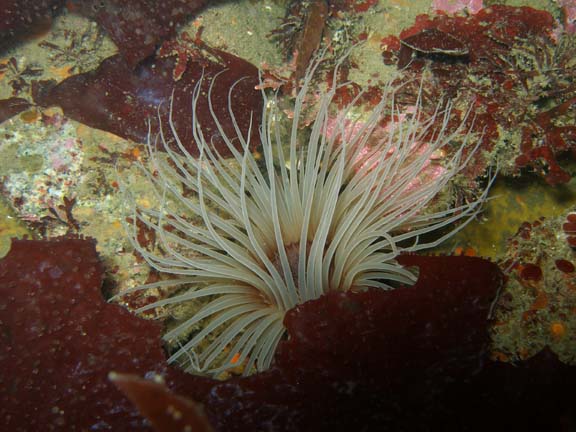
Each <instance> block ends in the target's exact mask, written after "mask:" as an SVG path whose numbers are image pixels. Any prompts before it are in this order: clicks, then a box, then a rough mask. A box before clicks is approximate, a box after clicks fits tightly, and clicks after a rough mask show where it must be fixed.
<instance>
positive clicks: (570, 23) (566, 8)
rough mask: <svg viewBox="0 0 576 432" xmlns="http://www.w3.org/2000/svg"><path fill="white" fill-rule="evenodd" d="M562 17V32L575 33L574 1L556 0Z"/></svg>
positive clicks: (575, 9) (575, 10) (575, 6)
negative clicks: (560, 8)
mask: <svg viewBox="0 0 576 432" xmlns="http://www.w3.org/2000/svg"><path fill="white" fill-rule="evenodd" d="M558 4H559V5H560V6H561V7H562V12H563V15H564V30H565V31H566V32H567V33H570V34H574V33H576V1H574V0H558Z"/></svg>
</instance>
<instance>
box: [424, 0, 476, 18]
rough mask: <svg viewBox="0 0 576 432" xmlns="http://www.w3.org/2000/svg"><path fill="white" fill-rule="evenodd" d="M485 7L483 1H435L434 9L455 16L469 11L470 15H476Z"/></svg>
mask: <svg viewBox="0 0 576 432" xmlns="http://www.w3.org/2000/svg"><path fill="white" fill-rule="evenodd" d="M483 7H484V5H483V4H482V0H433V1H432V9H434V10H436V11H442V12H446V13H447V14H453V13H456V12H460V11H463V10H467V11H468V13H470V14H472V15H474V14H476V13H478V11H479V10H480V9H482V8H483Z"/></svg>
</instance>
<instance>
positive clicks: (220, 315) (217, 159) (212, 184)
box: [121, 63, 486, 374]
mask: <svg viewBox="0 0 576 432" xmlns="http://www.w3.org/2000/svg"><path fill="white" fill-rule="evenodd" d="M317 65H318V63H315V65H314V66H312V67H311V68H310V70H309V71H308V73H307V74H306V77H305V78H304V80H303V85H302V87H301V88H300V90H299V92H298V93H297V95H296V99H295V105H294V110H293V117H292V123H291V126H290V127H289V129H290V130H289V133H287V134H284V133H282V127H281V121H280V119H281V118H282V116H283V113H282V111H281V110H280V109H279V108H278V104H277V98H276V95H272V96H270V95H267V94H266V93H265V92H264V91H263V92H262V97H263V98H264V100H265V104H264V106H265V108H264V110H263V111H262V113H261V119H260V126H259V132H260V134H259V136H260V143H259V152H260V153H259V156H258V155H256V153H253V152H252V151H251V150H250V149H251V148H253V147H254V145H253V144H254V143H251V142H250V138H249V137H251V136H253V134H252V133H251V132H252V131H244V132H242V131H241V130H240V128H239V127H238V126H236V128H235V129H236V135H235V136H234V137H230V136H227V134H226V133H225V132H224V130H223V128H222V127H221V126H220V124H219V121H218V118H217V117H216V115H215V113H214V110H213V107H212V104H211V99H212V95H211V92H208V95H207V97H208V100H209V109H210V111H211V113H212V116H213V118H214V120H215V123H216V124H217V125H218V130H219V133H220V135H221V138H222V139H223V141H224V142H225V143H226V145H227V146H228V148H229V150H230V153H231V154H232V157H231V158H229V159H224V158H223V157H221V156H220V154H219V153H218V151H217V150H216V149H215V147H214V146H213V145H212V144H211V137H208V136H205V135H204V134H203V128H202V125H201V124H200V123H199V121H198V119H197V117H196V107H197V103H198V101H199V99H200V98H201V97H204V96H203V95H202V91H201V85H200V83H198V84H197V85H196V87H195V90H194V92H193V95H192V106H193V116H192V126H193V136H194V140H195V143H196V145H197V146H198V148H199V156H198V157H193V156H192V155H190V154H189V153H188V152H187V151H186V146H185V145H184V144H183V143H182V142H181V140H180V139H179V137H178V135H177V134H176V131H175V127H174V124H173V122H172V118H171V116H170V119H169V121H168V125H167V126H168V127H165V128H164V129H163V128H162V126H161V127H160V130H159V132H158V133H157V134H152V133H150V134H149V140H148V149H149V164H148V165H143V164H141V165H139V170H140V171H141V173H142V176H143V178H144V179H146V181H147V182H148V186H149V189H150V191H151V192H152V193H153V194H154V195H155V199H156V202H157V204H156V207H154V206H152V207H151V206H148V205H143V204H142V203H141V200H139V199H138V197H137V196H136V195H135V193H134V189H133V187H132V186H131V184H129V182H127V181H126V180H124V181H121V183H122V185H121V188H122V190H123V192H124V195H125V198H126V200H125V201H126V204H127V208H128V209H129V212H128V215H127V216H128V217H127V218H126V220H128V221H130V222H127V223H126V225H127V226H126V229H127V232H128V234H129V236H128V237H129V238H130V240H131V243H132V245H133V246H134V248H135V250H136V251H137V252H138V253H139V254H140V255H141V256H142V257H143V258H144V259H145V260H146V261H147V262H148V264H149V265H150V266H151V267H152V268H153V269H155V270H156V271H157V272H159V273H161V274H169V275H175V276H176V277H174V278H172V279H169V280H165V279H164V280H160V281H157V282H154V283H149V284H146V285H142V286H138V287H135V288H132V289H129V290H127V291H126V292H124V293H123V294H126V293H130V292H134V291H142V290H155V291H157V290H158V289H161V290H164V291H166V289H168V291H169V292H170V293H169V294H168V295H165V296H164V297H163V298H161V299H159V300H156V301H154V302H152V303H150V304H148V305H146V306H144V307H142V308H140V309H138V311H137V312H144V311H148V310H150V309H155V308H168V309H170V308H175V307H180V309H181V307H182V305H188V304H193V305H195V306H196V309H195V310H194V308H192V307H191V308H190V310H193V312H191V313H190V315H189V316H187V317H184V318H182V317H179V320H178V322H177V323H176V324H175V325H173V326H172V327H171V328H170V329H169V330H168V331H167V332H166V334H165V335H164V338H165V340H166V341H168V342H169V345H170V346H171V347H172V354H171V356H170V358H169V361H170V362H176V363H178V364H180V365H181V366H182V367H183V368H184V369H186V370H187V371H191V372H195V373H205V374H219V373H220V372H222V371H225V370H227V369H230V368H234V367H236V368H237V367H241V369H242V371H243V373H244V374H248V373H251V372H254V371H262V370H265V369H267V368H268V367H269V366H270V364H271V362H272V359H273V356H274V352H275V349H276V346H277V345H278V342H279V341H280V340H281V339H282V337H283V335H284V333H285V329H284V326H283V318H284V315H285V313H286V312H287V311H288V310H289V309H291V308H293V307H295V306H297V305H298V304H301V303H304V302H306V301H308V300H311V299H316V298H318V297H320V296H321V295H322V294H324V293H326V292H328V291H330V290H341V291H346V290H363V289H367V288H371V287H376V288H381V289H390V288H394V287H398V286H399V285H410V284H413V283H414V281H415V280H416V278H417V275H416V274H415V273H414V272H413V271H411V270H410V269H407V268H404V267H402V266H400V265H399V264H398V263H397V262H396V260H395V258H396V257H397V256H398V255H399V254H400V253H403V252H414V251H419V250H422V249H425V248H430V247H433V246H436V245H438V244H439V243H441V242H442V241H443V240H444V239H446V238H447V237H449V236H450V235H452V234H453V233H454V232H455V231H457V230H458V229H460V228H461V227H462V226H463V224H459V225H457V226H456V225H454V222H456V221H457V220H460V219H463V221H464V224H465V223H466V222H467V221H469V220H470V219H471V218H472V217H473V216H474V215H475V214H476V213H477V212H478V211H479V209H480V204H481V203H482V201H483V200H484V199H485V194H486V191H485V192H484V194H483V195H482V196H481V197H480V198H479V199H478V200H476V201H474V202H471V203H469V204H466V205H463V206H459V207H454V208H448V209H442V210H441V211H436V212H432V211H430V210H428V211H427V210H426V208H427V206H428V204H429V203H430V202H431V201H432V200H433V199H434V197H435V196H436V195H437V194H438V193H439V192H440V191H441V190H443V189H444V188H445V187H446V186H447V184H448V182H449V181H450V180H451V179H452V178H453V177H454V176H455V175H456V174H457V173H458V172H459V171H460V170H461V169H462V168H463V166H464V165H465V164H466V162H467V159H466V160H465V158H463V157H462V150H463V148H464V147H465V146H466V142H467V141H468V138H469V134H468V133H466V131H464V133H462V131H461V130H458V131H453V132H451V133H449V132H448V120H449V116H450V108H449V107H448V108H446V104H444V107H443V108H440V107H439V108H438V109H436V111H435V112H434V113H433V115H431V116H429V117H428V118H425V115H424V114H423V110H421V109H419V107H420V101H419V102H418V103H417V105H416V107H415V109H413V110H412V111H411V112H404V113H400V112H398V109H397V107H396V106H395V104H394V88H393V87H392V86H389V87H388V88H387V89H386V91H385V92H384V94H385V96H384V97H383V98H382V100H381V102H380V103H379V104H378V105H377V106H376V107H375V108H374V109H373V110H372V111H371V112H370V113H369V115H367V116H365V118H363V119H361V120H360V119H358V118H356V119H354V115H353V112H354V106H355V105H356V104H357V102H358V100H360V97H361V95H358V97H357V98H356V99H355V100H354V101H352V102H351V103H350V105H349V106H348V107H346V108H345V109H343V110H340V111H339V112H338V113H337V115H334V114H332V112H333V111H332V110H333V109H334V105H335V103H333V101H334V98H335V95H336V92H337V90H338V84H337V83H336V82H333V83H332V85H331V86H329V88H328V89H325V90H323V91H319V92H318V94H315V95H314V98H316V99H317V105H316V111H315V117H314V119H313V122H312V123H311V125H310V127H309V128H308V131H307V135H306V138H305V139H304V138H303V136H304V132H303V131H302V124H303V122H304V114H303V110H304V109H305V105H306V104H307V103H308V102H306V101H309V100H310V99H311V98H310V95H311V93H312V91H311V82H312V81H311V80H312V78H313V76H314V73H315V68H316V67H317ZM337 75H338V74H334V76H337ZM214 79H217V77H216V78H214ZM213 82H214V81H212V84H213ZM233 91H234V88H232V89H230V93H229V98H228V102H230V100H231V98H230V95H231V94H232V93H233ZM229 105H230V104H229ZM170 109H172V107H170ZM229 111H230V115H231V117H232V119H234V107H233V106H229ZM390 113H394V114H395V115H394V116H392V117H393V118H396V120H390V121H389V122H388V123H387V124H386V126H385V127H382V124H383V123H382V122H383V119H385V118H389V114H390ZM252 123H253V124H254V123H255V122H252ZM165 126H166V125H165ZM252 127H256V126H252ZM455 134H459V136H460V137H461V136H462V135H464V136H465V139H464V144H462V145H461V146H460V147H458V149H456V150H455V151H452V152H451V156H450V157H444V160H442V161H436V160H435V155H437V154H438V152H439V151H440V150H441V149H443V148H444V147H445V146H447V145H448V144H449V143H450V142H451V141H452V140H453V139H454V136H455ZM470 154H473V152H470ZM468 158H469V156H468ZM121 177H122V175H121ZM442 228H444V229H443V230H442V231H443V232H442V234H438V235H437V236H436V238H434V239H431V238H430V236H429V235H427V234H429V233H430V232H432V231H436V230H439V229H442ZM142 229H146V230H148V231H151V232H153V233H154V234H155V239H156V241H155V244H154V245H151V244H148V243H146V242H143V241H142V239H141V237H139V232H140V231H141V230H142ZM425 234H426V236H425V237H426V238H427V240H425V241H424V240H422V238H423V235H425ZM406 289H408V288H406ZM123 294H122V295H123ZM198 299H201V301H202V302H203V303H201V304H202V306H201V307H198V304H199V303H198ZM359 319H361V317H359Z"/></svg>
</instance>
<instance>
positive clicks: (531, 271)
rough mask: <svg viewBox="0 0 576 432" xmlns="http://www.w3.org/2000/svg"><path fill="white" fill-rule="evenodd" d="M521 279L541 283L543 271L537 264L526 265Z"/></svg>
mask: <svg viewBox="0 0 576 432" xmlns="http://www.w3.org/2000/svg"><path fill="white" fill-rule="evenodd" d="M520 277H521V278H522V279H524V280H531V281H540V280H542V269H541V268H540V267H538V266H537V265H536V264H526V265H524V266H523V267H522V270H521V271H520Z"/></svg>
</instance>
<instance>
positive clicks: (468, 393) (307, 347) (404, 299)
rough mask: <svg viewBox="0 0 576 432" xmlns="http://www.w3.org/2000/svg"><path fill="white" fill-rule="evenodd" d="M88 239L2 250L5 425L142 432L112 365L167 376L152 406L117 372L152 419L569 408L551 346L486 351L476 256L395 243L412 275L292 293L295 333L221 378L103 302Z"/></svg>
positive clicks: (567, 376) (431, 420)
mask: <svg viewBox="0 0 576 432" xmlns="http://www.w3.org/2000/svg"><path fill="white" fill-rule="evenodd" d="M94 246H95V245H94V242H93V241H91V240H83V239H77V238H76V239H75V238H61V239H54V240H50V241H47V240H43V241H32V240H15V241H14V243H13V246H12V248H11V251H10V253H9V255H8V256H7V257H6V258H4V259H3V260H2V261H0V295H2V298H4V299H5V304H6V306H7V307H6V308H2V309H1V310H0V319H1V322H2V329H3V349H2V350H0V366H1V368H0V371H1V372H0V380H1V382H2V385H3V386H4V388H6V389H8V391H5V392H2V394H1V395H0V402H1V405H0V418H1V421H2V422H3V423H2V424H3V425H5V426H6V427H9V429H10V430H14V431H26V430H37V429H38V428H47V429H53V428H62V427H64V428H69V429H74V428H77V430H80V429H90V428H103V429H104V430H133V431H140V430H142V431H144V430H150V426H149V425H147V424H146V423H145V421H144V420H143V419H142V418H140V417H139V416H138V413H137V412H136V410H135V409H133V408H131V407H130V404H129V403H128V401H127V400H126V399H125V398H124V396H123V395H122V394H121V393H120V392H118V391H116V390H115V389H114V386H113V384H112V382H110V381H109V380H108V379H106V377H107V375H108V373H109V372H110V371H118V372H122V373H124V374H137V375H140V376H144V375H146V377H148V378H152V376H153V375H154V374H158V375H161V376H162V377H163V381H158V379H156V387H154V386H153V390H154V391H155V392H156V393H153V395H156V396H154V397H153V398H152V404H151V402H150V401H151V399H150V393H149V392H148V391H147V388H149V387H150V386H149V385H147V381H143V382H141V381H140V380H139V379H136V378H134V377H132V378H129V377H126V376H123V377H120V376H118V375H114V376H113V377H112V378H113V380H114V381H115V382H116V383H118V385H119V387H121V388H124V389H125V391H126V392H127V393H128V394H130V395H131V397H134V398H135V400H137V405H139V406H140V407H141V408H142V412H144V413H148V415H150V416H151V420H152V423H153V424H154V425H155V426H156V428H157V430H160V431H162V430H174V429H171V427H173V425H174V424H180V429H177V430H183V428H184V426H186V425H187V424H191V423H190V422H191V421H197V418H196V417H197V416H199V415H201V416H202V417H204V416H206V417H207V418H208V420H209V422H210V424H211V425H212V426H213V428H214V429H215V430H226V431H254V430H262V429H266V428H272V429H273V430H278V431H299V430H356V429H357V427H358V425H364V426H365V427H366V428H369V429H370V428H374V429H375V430H382V428H390V429H391V430H412V431H413V430H429V429H428V428H430V427H437V428H442V430H453V431H458V430H462V429H463V428H466V429H467V430H472V431H476V430H478V431H482V430H487V429H491V430H509V429H510V428H511V427H524V428H526V429H527V430H531V428H532V427H542V428H546V429H547V430H562V429H561V425H563V424H574V422H575V421H576V417H575V416H574V412H573V409H572V408H573V407H572V405H571V401H570V399H569V398H565V397H564V394H565V393H564V392H563V391H561V389H567V388H572V386H574V385H575V384H576V375H575V374H574V369H573V368H571V367H569V366H566V365H564V364H562V363H560V362H558V360H557V359H556V357H555V356H554V355H553V354H551V353H550V352H542V353H540V354H538V355H537V356H535V357H534V358H532V359H530V360H529V361H526V362H522V363H519V364H517V365H509V364H505V363H495V362H490V361H489V360H488V358H487V349H486V348H487V345H488V342H489V338H488V327H487V325H486V324H487V321H486V319H487V317H488V316H489V313H490V310H491V308H492V302H493V300H494V298H495V296H496V294H497V291H498V290H499V288H500V287H501V284H502V282H503V277H502V274H501V272H500V270H499V269H498V267H497V266H496V265H495V264H492V263H490V262H488V261H485V260H482V259H480V258H474V257H425V256H402V257H400V258H399V263H400V264H401V265H405V266H408V267H414V266H415V267H418V269H419V275H420V277H419V280H418V281H417V282H416V284H415V285H413V286H411V287H407V288H405V289H396V290H391V291H383V290H381V289H369V290H367V291H365V292H358V293H353V292H332V293H330V294H329V295H327V296H322V297H321V298H319V299H317V300H314V301H310V302H307V303H305V304H303V305H300V306H298V307H297V308H295V309H292V310H291V311H290V312H289V313H288V315H287V317H286V320H285V324H286V327H287V332H288V334H289V338H287V339H286V340H284V341H282V342H281V343H280V345H279V348H278V350H277V352H276V354H275V361H274V362H273V364H272V367H271V369H269V370H268V371H266V372H264V373H260V374H256V375H252V376H250V377H235V378H231V379H229V380H226V381H218V380H213V379H209V378H204V377H199V376H194V375H191V374H187V373H184V372H183V371H182V370H181V369H179V368H175V367H172V366H169V365H168V364H167V363H166V361H165V359H166V357H165V356H164V353H163V351H162V349H161V345H160V335H161V332H162V329H161V326H160V325H159V324H157V323H155V322H152V321H148V320H144V319H142V318H138V317H136V316H134V315H133V314H131V313H129V312H128V311H127V310H125V309H124V308H123V307H121V306H119V305H114V304H109V303H107V302H105V300H104V299H103V298H102V295H101V285H102V281H103V277H104V274H103V266H102V265H101V264H100V262H99V259H98V256H97V254H96V252H95V248H94ZM12 310H18V311H19V313H18V314H14V313H12V312H11V311H12ZM121 380H123V381H122V383H120V381H121ZM158 382H160V383H162V385H163V386H167V388H169V389H171V391H173V392H176V393H177V394H180V395H183V396H178V397H177V401H178V403H175V401H174V398H175V397H176V396H174V395H171V394H169V390H167V389H166V388H165V389H164V390H163V394H164V397H165V398H166V399H164V397H162V398H160V397H158V384H157V383H158ZM135 388H136V390H137V391H135V390H134V389H135ZM167 392H168V394H166V393H167ZM163 400H166V401H167V405H163V404H162V401H163ZM310 400H314V401H315V402H314V404H311V403H310ZM192 401H195V402H192ZM198 403H200V404H201V405H200V406H199V405H197V404H198ZM170 407H172V408H170ZM175 407H177V409H176V410H175ZM184 408H189V409H188V410H186V411H185V412H180V411H179V409H184ZM191 418H192V420H190V419H191ZM181 419H185V420H187V422H185V423H183V422H180V423H178V421H179V420H181ZM204 420H205V419H204ZM200 430H203V429H200ZM204 430H208V429H204Z"/></svg>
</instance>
